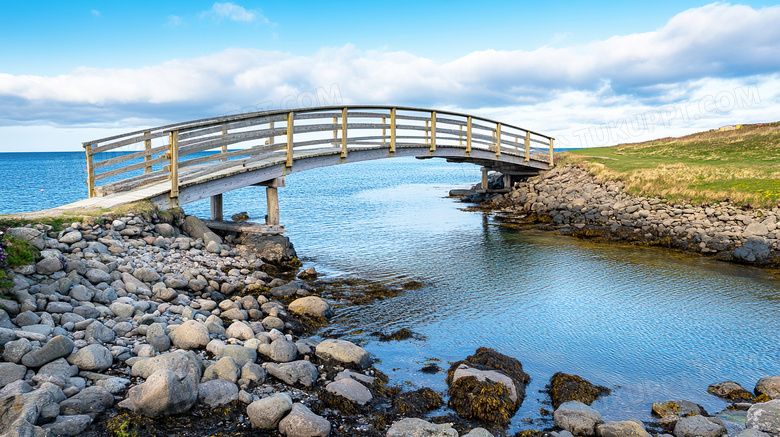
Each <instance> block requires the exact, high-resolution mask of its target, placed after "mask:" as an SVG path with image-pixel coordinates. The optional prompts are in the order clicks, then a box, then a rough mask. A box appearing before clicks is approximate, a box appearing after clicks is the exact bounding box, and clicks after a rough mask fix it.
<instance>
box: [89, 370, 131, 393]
mask: <svg viewBox="0 0 780 437" xmlns="http://www.w3.org/2000/svg"><path fill="white" fill-rule="evenodd" d="M101 376H103V378H100V379H99V380H98V381H97V382H96V383H95V385H96V386H98V387H103V388H105V389H106V390H107V391H108V392H109V393H111V394H112V395H116V394H119V393H120V392H122V391H123V390H124V389H125V388H127V386H128V385H130V380H129V379H127V378H120V377H118V376H105V375H101Z"/></svg>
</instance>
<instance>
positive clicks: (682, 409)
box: [653, 400, 706, 429]
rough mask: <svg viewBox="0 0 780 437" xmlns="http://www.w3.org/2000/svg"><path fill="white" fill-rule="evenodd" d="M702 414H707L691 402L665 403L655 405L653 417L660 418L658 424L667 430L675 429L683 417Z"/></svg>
mask: <svg viewBox="0 0 780 437" xmlns="http://www.w3.org/2000/svg"><path fill="white" fill-rule="evenodd" d="M702 414H706V412H705V411H704V408H702V407H701V406H699V405H697V404H694V403H693V402H689V401H683V400H677V401H664V402H655V403H654V404H653V416H656V417H659V418H660V420H659V421H658V422H659V423H660V424H661V426H663V427H664V428H667V429H672V428H674V426H675V425H676V424H677V422H679V421H680V419H681V418H683V417H686V416H694V415H702Z"/></svg>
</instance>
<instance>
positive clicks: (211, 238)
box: [181, 215, 222, 246]
mask: <svg viewBox="0 0 780 437" xmlns="http://www.w3.org/2000/svg"><path fill="white" fill-rule="evenodd" d="M181 229H182V230H183V231H184V232H185V233H186V234H187V235H189V236H190V237H192V238H193V239H194V240H197V239H198V238H200V239H202V240H203V244H204V245H206V246H207V245H208V244H209V243H211V242H215V243H217V244H222V238H220V236H219V235H217V234H215V233H214V232H213V231H212V230H211V229H209V228H208V226H206V225H205V224H204V223H203V221H201V219H199V218H197V217H195V216H193V215H188V216H187V217H185V218H184V223H182V226H181Z"/></svg>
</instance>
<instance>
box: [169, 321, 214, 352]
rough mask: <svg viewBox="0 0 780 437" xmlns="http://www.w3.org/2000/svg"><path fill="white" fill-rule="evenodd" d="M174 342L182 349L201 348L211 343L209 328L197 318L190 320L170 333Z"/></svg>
mask: <svg viewBox="0 0 780 437" xmlns="http://www.w3.org/2000/svg"><path fill="white" fill-rule="evenodd" d="M169 337H170V339H171V341H172V342H173V344H174V345H175V346H176V347H178V348H180V349H201V348H203V347H205V346H206V345H207V344H208V343H209V340H210V338H209V330H208V328H206V326H205V325H204V324H202V323H200V322H198V321H195V320H188V321H186V322H184V324H182V325H181V326H179V327H178V328H176V329H175V330H174V331H173V332H171V333H170V335H169Z"/></svg>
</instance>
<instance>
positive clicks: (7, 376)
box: [0, 363, 27, 388]
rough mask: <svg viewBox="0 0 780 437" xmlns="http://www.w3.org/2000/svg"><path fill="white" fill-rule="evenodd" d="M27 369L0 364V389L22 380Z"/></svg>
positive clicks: (11, 364) (12, 364) (14, 365)
mask: <svg viewBox="0 0 780 437" xmlns="http://www.w3.org/2000/svg"><path fill="white" fill-rule="evenodd" d="M26 373H27V368H26V367H24V366H20V365H18V364H14V363H0V388H3V387H5V386H6V385H8V384H10V383H12V382H16V381H19V380H20V379H22V378H24V375H25V374H26Z"/></svg>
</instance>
